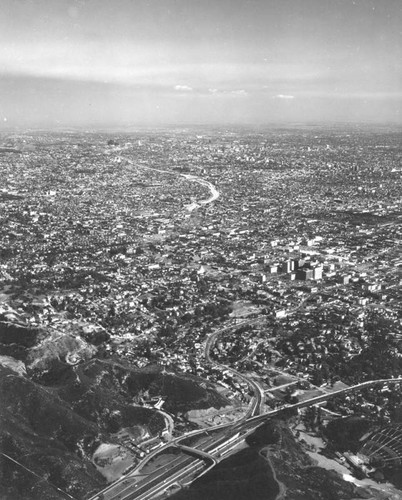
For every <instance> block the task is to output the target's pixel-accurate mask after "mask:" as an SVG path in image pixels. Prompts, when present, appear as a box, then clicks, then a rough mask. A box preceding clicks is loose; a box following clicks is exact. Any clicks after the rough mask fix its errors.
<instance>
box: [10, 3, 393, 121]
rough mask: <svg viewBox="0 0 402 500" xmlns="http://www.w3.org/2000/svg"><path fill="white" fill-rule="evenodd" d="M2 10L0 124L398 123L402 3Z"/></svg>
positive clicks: (14, 7) (71, 5) (61, 5)
mask: <svg viewBox="0 0 402 500" xmlns="http://www.w3.org/2000/svg"><path fill="white" fill-rule="evenodd" d="M0 9H1V14H0V127H2V126H7V127H10V126H11V127H24V126H29V127H33V126H37V127H43V126H49V127H51V126H83V127H89V126H99V127H105V126H120V125H121V126H125V125H148V126H153V125H164V124H173V125H179V126H180V125H186V124H214V125H215V124H222V125H225V124H239V125H247V124H254V125H258V124H270V123H278V122H280V123H294V122H301V123H304V122H305V123H311V122H378V123H388V122H392V123H402V0H1V2H0Z"/></svg>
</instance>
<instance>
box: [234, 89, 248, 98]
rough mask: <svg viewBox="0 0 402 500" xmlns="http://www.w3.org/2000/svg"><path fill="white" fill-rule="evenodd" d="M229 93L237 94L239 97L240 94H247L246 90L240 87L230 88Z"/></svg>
mask: <svg viewBox="0 0 402 500" xmlns="http://www.w3.org/2000/svg"><path fill="white" fill-rule="evenodd" d="M230 94H232V95H238V96H240V97H242V96H244V97H245V96H247V95H248V92H246V91H245V90H243V89H241V90H231V91H230Z"/></svg>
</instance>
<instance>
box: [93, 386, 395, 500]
mask: <svg viewBox="0 0 402 500" xmlns="http://www.w3.org/2000/svg"><path fill="white" fill-rule="evenodd" d="M400 383H402V377H401V378H391V379H379V380H369V381H366V382H362V383H360V384H356V385H354V386H351V387H346V388H344V389H340V390H338V391H334V392H331V393H328V394H324V395H321V396H315V397H313V398H310V399H308V400H306V401H301V402H299V403H294V404H289V405H285V406H282V407H280V408H277V409H275V410H271V411H269V412H267V413H265V414H263V415H256V416H251V417H249V418H247V419H242V420H241V421H238V422H237V423H236V424H232V425H231V426H229V425H226V426H220V428H221V429H222V431H224V430H225V429H226V431H227V432H226V433H225V435H224V436H221V435H220V436H218V437H217V438H215V437H214V436H211V438H212V439H209V438H208V439H206V441H205V442H204V443H201V444H199V445H198V447H199V448H197V449H200V450H201V451H202V452H204V453H205V454H206V458H207V459H209V458H210V457H211V458H212V457H213V458H214V459H215V460H216V461H219V460H220V459H221V458H222V456H224V455H227V454H229V453H230V452H231V451H233V449H234V448H235V447H236V446H237V445H238V444H239V443H241V442H243V441H244V439H245V438H246V437H247V436H248V435H249V434H251V433H252V432H254V431H255V430H256V429H257V428H258V427H260V426H261V425H263V424H264V422H265V421H267V420H269V419H271V418H273V417H275V416H277V415H280V414H281V413H283V411H285V410H292V409H300V408H306V407H309V406H314V405H317V404H320V403H323V402H326V401H328V400H329V399H331V398H334V397H338V396H342V395H345V394H348V393H351V392H356V391H359V390H362V389H365V388H368V387H373V386H376V385H384V384H400ZM208 431H209V432H211V429H209V430H208ZM204 433H206V431H204ZM200 434H201V432H200ZM192 435H195V433H192ZM185 439H188V436H182V437H181V438H179V439H178V440H177V441H179V440H185ZM186 448H188V450H190V449H191V447H186ZM197 449H194V455H195V454H196V450H197ZM164 450H165V451H166V448H164ZM161 451H162V450H161ZM161 451H160V452H161ZM205 471H206V466H205V461H204V460H201V459H197V458H194V457H189V456H186V455H182V456H179V457H178V458H176V459H175V460H173V461H171V462H170V463H169V464H167V465H165V466H164V467H162V470H159V469H158V470H157V471H154V472H153V473H151V474H149V475H148V476H146V477H142V478H141V479H140V478H139V480H138V481H137V482H136V483H134V484H133V483H132V484H130V485H129V486H127V487H126V489H125V490H115V492H113V491H112V490H113V488H110V487H109V488H108V489H107V490H104V493H107V491H109V492H110V493H111V494H107V496H106V495H104V496H100V495H101V494H102V493H103V492H101V493H99V494H98V495H97V496H95V497H93V498H92V499H91V500H100V499H105V500H109V499H110V500H150V499H152V498H154V496H155V495H157V494H159V493H160V492H163V491H164V490H166V489H168V488H169V487H170V486H172V485H173V484H175V483H177V482H178V481H179V480H181V481H182V482H191V480H192V479H193V478H194V475H195V474H196V473H203V472H205ZM198 475H199V474H198ZM118 483H121V482H118Z"/></svg>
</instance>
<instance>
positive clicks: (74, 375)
mask: <svg viewBox="0 0 402 500" xmlns="http://www.w3.org/2000/svg"><path fill="white" fill-rule="evenodd" d="M203 382H204V381H203ZM156 395H164V396H165V397H166V398H167V399H166V407H167V408H168V410H170V411H173V412H181V411H188V410H191V409H195V408H208V407H211V406H217V407H220V406H226V405H227V404H228V401H227V400H226V399H225V398H223V397H221V396H219V395H218V394H217V393H216V392H215V391H214V389H213V387H212V385H210V384H207V383H203V384H202V386H201V385H200V379H198V378H197V377H191V376H187V375H185V374H180V375H175V374H173V373H165V372H164V371H162V370H161V369H160V368H158V367H148V368H143V369H138V368H132V367H130V366H129V365H123V364H121V363H117V362H115V361H112V360H97V359H92V360H90V361H87V362H85V363H82V364H80V365H76V366H71V365H68V364H66V363H63V362H62V361H57V362H56V361H55V362H54V363H53V365H52V366H50V367H49V370H47V371H46V372H44V373H42V374H41V375H38V374H37V373H36V375H35V380H30V379H29V378H27V377H22V376H19V375H17V374H16V373H15V372H13V371H12V370H10V369H9V368H6V367H2V366H0V401H1V405H0V443H1V449H2V451H3V453H6V454H7V455H9V456H10V457H12V458H14V459H16V460H18V461H20V462H21V463H22V464H23V465H24V466H26V467H28V468H29V469H31V470H32V471H33V472H34V473H36V474H38V476H40V477H46V478H47V479H48V480H49V481H50V482H51V483H53V484H55V485H56V486H57V487H59V488H62V489H64V490H65V491H68V492H69V493H70V494H72V495H73V496H75V497H76V498H83V497H86V496H88V495H89V493H90V492H95V491H98V490H100V489H102V487H104V486H105V482H104V481H105V480H104V479H103V477H102V476H101V475H100V474H99V473H98V471H97V470H96V468H95V466H94V465H93V464H92V463H91V461H90V458H91V456H92V453H93V452H94V450H95V449H96V448H97V447H98V446H99V444H100V443H102V442H109V443H113V442H116V440H115V438H114V437H113V434H114V433H116V432H117V431H118V430H119V429H121V428H124V427H131V428H132V427H134V426H142V427H144V428H146V429H147V430H148V432H149V433H150V434H151V435H155V434H157V433H158V432H159V431H160V430H162V429H163V428H164V425H165V424H164V420H163V418H162V416H161V415H160V414H159V413H157V412H156V411H155V410H153V409H152V408H146V407H142V406H139V404H138V403H139V402H140V400H141V399H142V397H144V398H147V397H148V396H149V397H152V396H156ZM60 495H61V494H60ZM60 495H59V493H58V492H57V490H55V489H53V488H52V487H51V486H49V485H48V484H47V483H46V482H44V481H42V482H41V483H39V484H38V480H37V479H35V477H34V476H33V475H32V474H30V473H29V472H27V471H24V469H22V468H21V467H19V466H17V465H16V464H13V463H12V462H10V461H9V460H7V459H5V458H4V457H3V458H2V463H0V498H2V499H3V498H4V499H7V500H19V499H27V500H28V499H29V500H47V499H49V500H50V499H57V498H64V497H63V496H60Z"/></svg>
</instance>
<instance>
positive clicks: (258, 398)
mask: <svg viewBox="0 0 402 500" xmlns="http://www.w3.org/2000/svg"><path fill="white" fill-rule="evenodd" d="M261 320H262V319H261V318H253V319H249V320H244V321H242V322H241V323H237V324H234V325H230V326H226V327H224V328H220V329H219V330H216V331H215V332H213V333H211V334H210V335H209V336H208V338H207V340H206V342H205V346H204V358H205V360H206V361H207V362H208V363H211V364H213V365H215V366H217V367H219V368H221V369H224V370H228V371H230V372H232V373H233V374H234V375H235V376H236V377H237V378H238V379H240V380H243V381H244V382H246V383H247V385H248V386H249V387H250V389H251V391H252V392H253V400H252V402H251V404H250V406H249V408H248V410H247V413H246V414H245V416H244V417H243V418H242V419H240V421H242V420H245V419H247V418H249V417H252V416H254V415H259V414H260V413H261V412H262V407H263V405H264V401H265V393H264V391H263V389H262V388H261V387H260V386H259V385H258V384H257V382H255V381H254V380H252V379H250V378H248V377H245V376H244V375H243V374H242V373H240V372H239V371H237V370H235V369H234V368H231V367H230V366H226V365H222V364H220V363H217V362H216V361H214V360H213V359H212V358H211V349H212V346H213V345H214V344H215V342H216V339H217V338H218V336H219V335H221V334H222V333H224V332H228V331H230V330H234V329H237V328H240V327H242V326H245V325H251V324H253V323H258V322H260V321H261Z"/></svg>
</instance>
